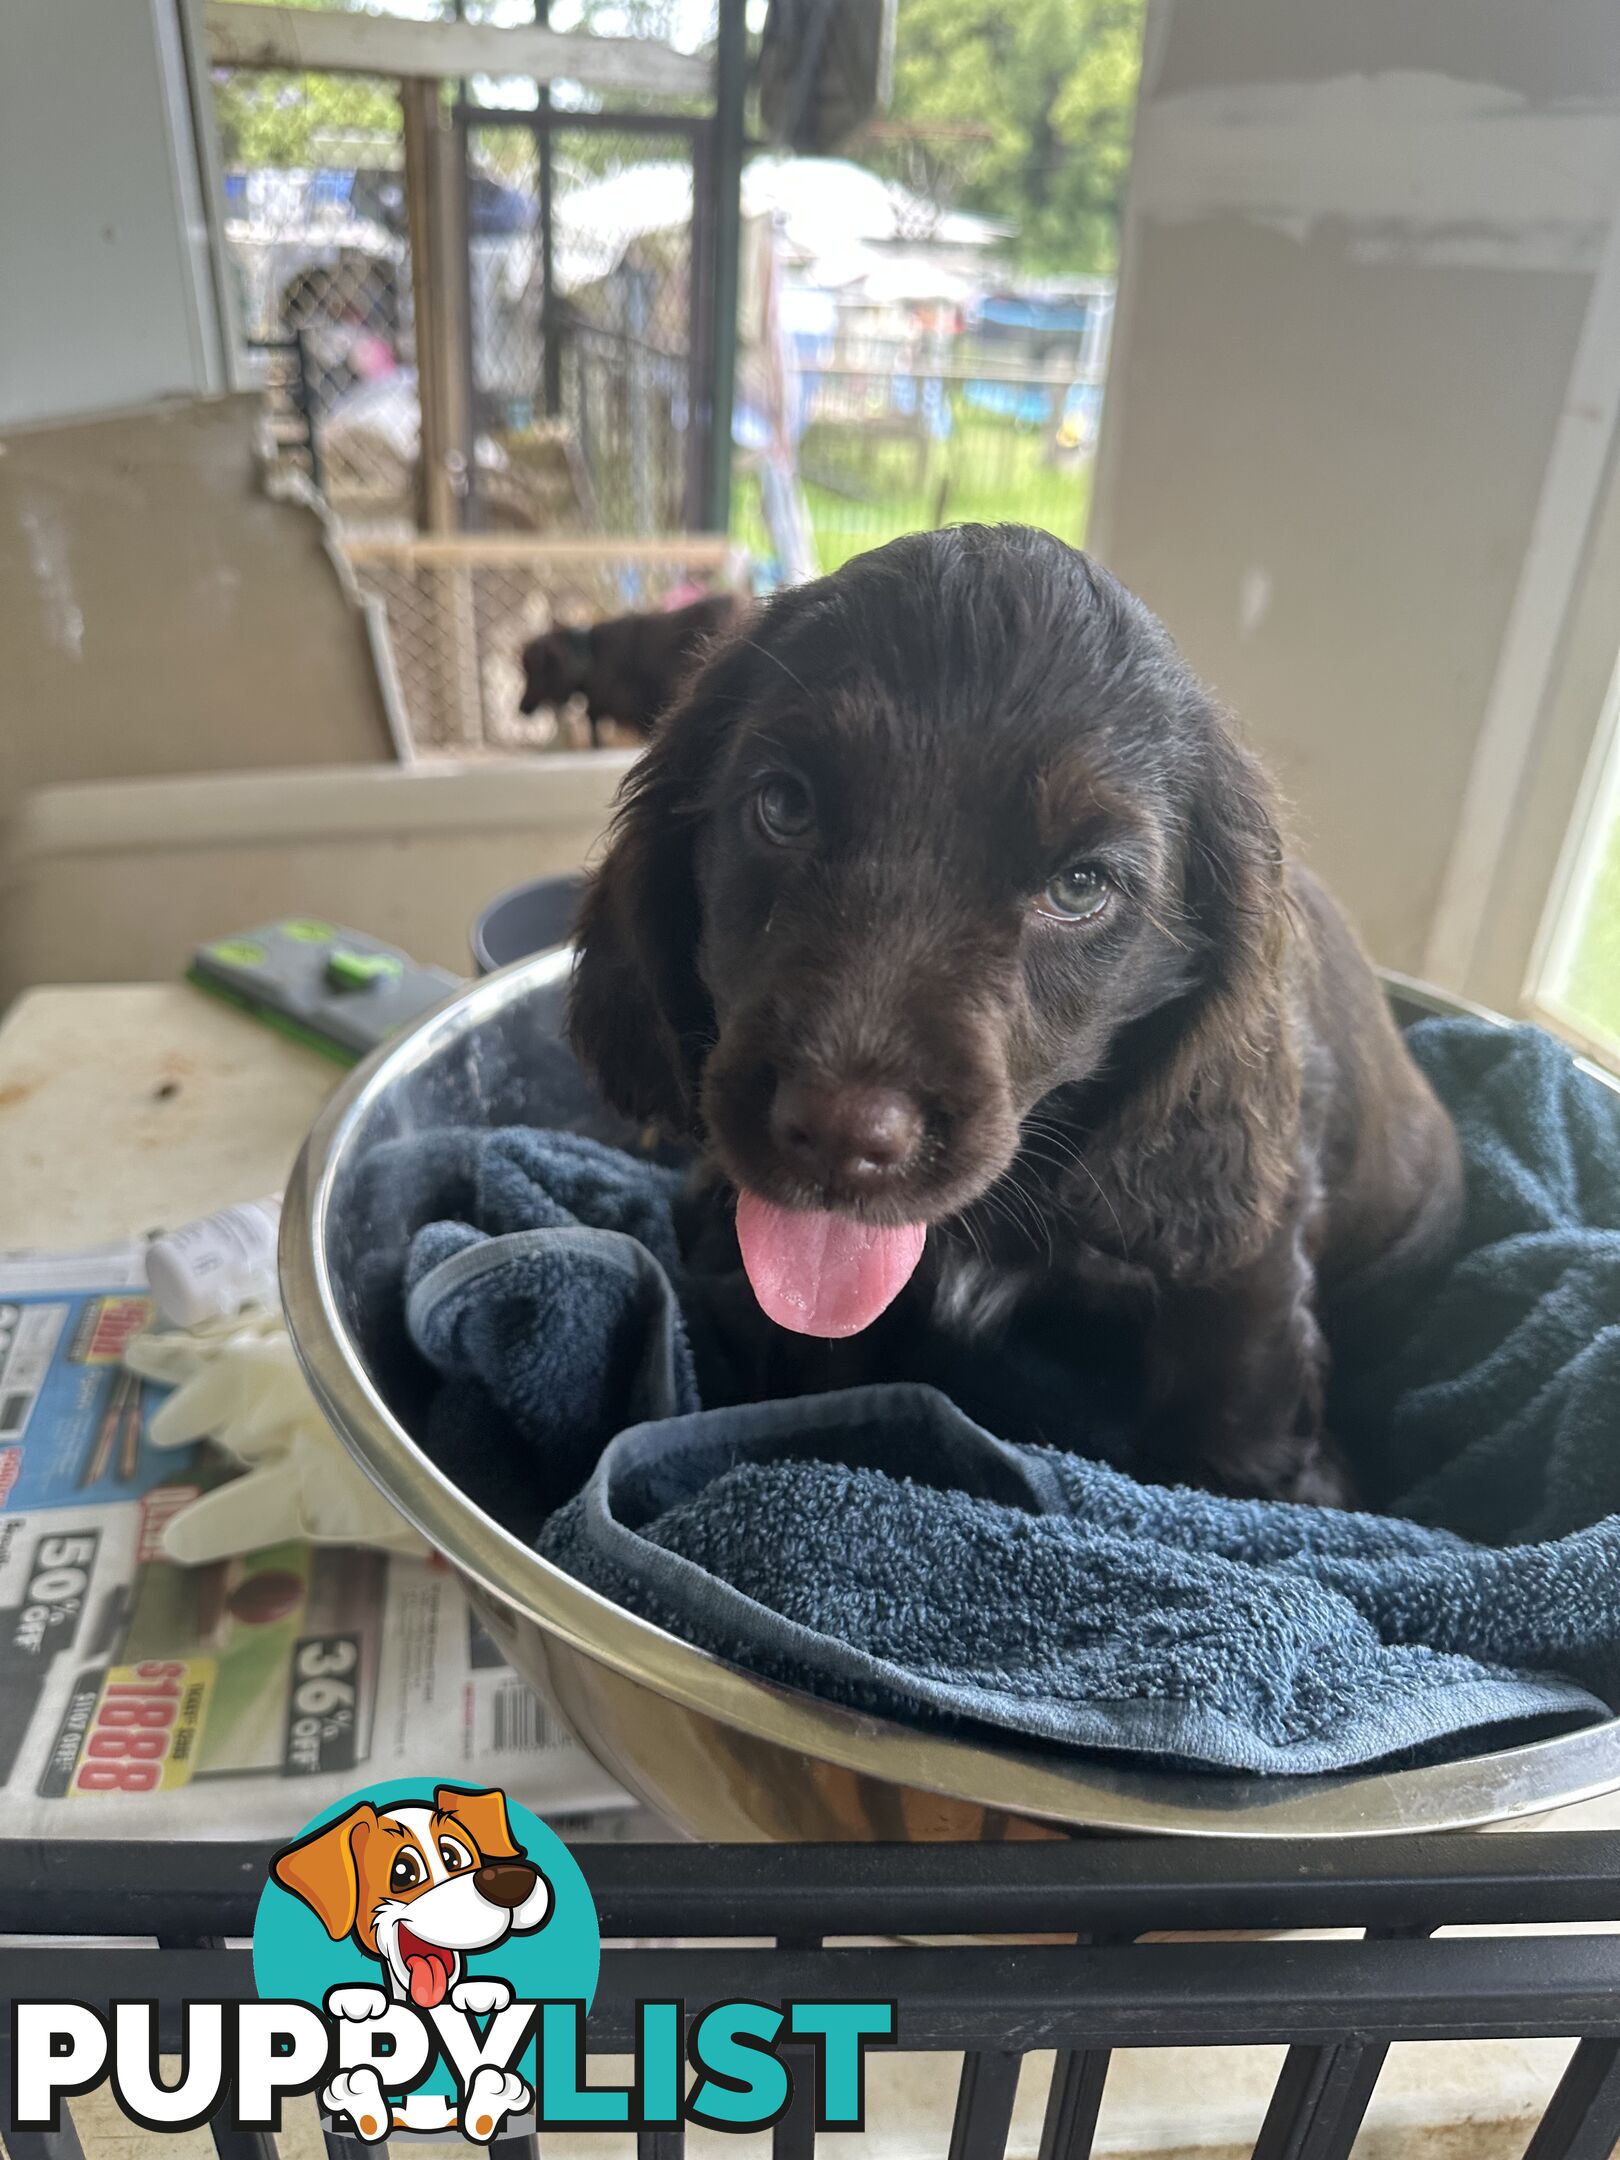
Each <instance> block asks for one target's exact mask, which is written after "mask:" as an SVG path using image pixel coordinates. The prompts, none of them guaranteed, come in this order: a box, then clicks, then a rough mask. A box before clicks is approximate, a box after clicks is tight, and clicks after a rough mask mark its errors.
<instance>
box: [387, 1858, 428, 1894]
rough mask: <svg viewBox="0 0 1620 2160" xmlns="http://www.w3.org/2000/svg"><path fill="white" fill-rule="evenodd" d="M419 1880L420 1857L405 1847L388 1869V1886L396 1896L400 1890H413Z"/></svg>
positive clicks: (420, 1869)
mask: <svg viewBox="0 0 1620 2160" xmlns="http://www.w3.org/2000/svg"><path fill="white" fill-rule="evenodd" d="M421 1880H422V1862H421V1859H420V1858H419V1856H418V1855H417V1854H416V1853H413V1852H412V1851H411V1850H410V1849H409V1847H407V1848H406V1849H405V1850H404V1851H403V1852H402V1853H400V1854H399V1856H398V1858H397V1859H396V1860H395V1862H394V1864H393V1866H392V1867H391V1868H390V1869H389V1870H388V1887H389V1889H390V1890H392V1891H393V1892H394V1894H395V1896H396V1897H397V1896H398V1895H399V1893H400V1892H401V1891H404V1890H414V1889H415V1888H416V1886H417V1884H418V1883H419V1882H420V1881H421Z"/></svg>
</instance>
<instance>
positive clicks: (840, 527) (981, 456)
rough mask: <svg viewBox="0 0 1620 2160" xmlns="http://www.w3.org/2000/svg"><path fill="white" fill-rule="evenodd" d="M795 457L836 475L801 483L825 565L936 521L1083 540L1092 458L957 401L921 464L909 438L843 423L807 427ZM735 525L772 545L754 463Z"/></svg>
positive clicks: (744, 480) (758, 549)
mask: <svg viewBox="0 0 1620 2160" xmlns="http://www.w3.org/2000/svg"><path fill="white" fill-rule="evenodd" d="M800 467H801V471H802V472H804V473H807V474H812V475H814V474H817V473H822V474H826V475H827V476H828V477H829V478H831V479H835V480H836V482H837V485H836V486H824V485H818V483H817V481H816V480H815V479H814V478H808V479H806V481H805V487H804V492H805V499H806V502H807V504H808V506H809V510H810V522H811V526H812V529H813V531H814V533H815V542H816V558H817V561H818V562H819V563H820V566H821V568H822V569H823V570H836V569H838V568H839V566H840V565H841V564H843V563H846V562H847V561H848V560H849V558H850V557H851V556H852V555H860V554H863V553H864V552H865V551H866V549H868V548H874V547H881V546H882V544H883V543H884V541H885V540H893V539H894V538H896V536H897V535H898V534H900V533H907V532H918V531H923V530H927V529H929V528H931V527H933V526H936V525H940V524H946V525H957V524H964V523H973V522H983V523H986V524H997V523H1001V522H1003V521H1008V522H1013V523H1017V524H1023V525H1044V526H1046V527H1047V528H1048V530H1049V531H1052V532H1055V533H1057V534H1058V535H1059V536H1060V538H1062V539H1064V540H1073V541H1079V540H1080V539H1081V537H1082V536H1083V534H1084V532H1085V526H1086V512H1087V509H1088V507H1089V505H1090V499H1091V466H1090V462H1089V460H1086V461H1084V462H1076V461H1074V460H1072V459H1066V460H1065V462H1064V463H1063V464H1061V465H1057V466H1054V465H1052V464H1049V463H1048V462H1047V458H1046V443H1045V439H1044V435H1043V433H1042V431H1040V430H1038V429H1035V428H1025V427H1019V426H1017V425H1016V424H1015V423H1013V422H1012V421H1009V420H997V419H993V418H990V417H988V416H986V415H984V414H980V413H966V412H964V411H963V410H962V409H961V408H960V407H959V408H958V411H957V421H956V426H955V428H954V430H953V432H952V434H951V438H950V440H949V441H948V442H943V443H935V444H933V445H932V446H931V447H930V449H929V452H928V455H927V458H926V461H925V462H924V463H923V464H922V469H921V470H919V460H918V457H917V454H916V451H915V449H914V448H913V446H912V445H911V444H910V443H906V442H897V441H894V440H892V439H885V438H882V437H878V438H876V439H873V438H872V437H871V436H870V435H869V433H868V432H867V431H866V430H863V429H862V428H860V427H859V426H843V425H839V426H836V427H834V426H826V425H822V426H817V427H812V428H811V429H810V430H809V431H808V432H807V433H806V436H805V439H804V442H803V443H802V445H801V446H800ZM731 529H732V531H733V532H734V533H735V534H736V536H737V538H738V540H739V541H740V542H741V543H742V545H743V546H745V547H746V548H748V549H749V550H750V552H751V553H753V554H754V555H756V556H757V557H759V558H761V559H763V558H766V557H768V556H770V555H771V554H772V553H773V550H772V547H771V542H770V537H769V535H768V534H767V532H766V530H765V526H764V521H763V520H762V518H761V516H760V508H759V488H758V484H757V482H756V480H755V479H754V477H753V475H752V474H751V473H747V472H742V473H739V475H738V479H737V484H736V489H735V492H734V495H733V498H732V528H731Z"/></svg>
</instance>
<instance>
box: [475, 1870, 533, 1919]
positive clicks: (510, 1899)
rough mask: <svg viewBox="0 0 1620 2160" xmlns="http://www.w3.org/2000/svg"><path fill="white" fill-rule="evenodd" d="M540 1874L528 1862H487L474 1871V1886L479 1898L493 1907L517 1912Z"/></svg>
mask: <svg viewBox="0 0 1620 2160" xmlns="http://www.w3.org/2000/svg"><path fill="white" fill-rule="evenodd" d="M539 1872H540V1870H539V1869H538V1868H536V1867H531V1866H530V1865H529V1863H528V1861H527V1860H487V1861H485V1863H484V1865H483V1866H482V1867H480V1868H474V1869H473V1884H474V1887H475V1888H476V1889H477V1891H478V1894H479V1896H480V1897H483V1898H487V1899H488V1900H489V1902H490V1904H491V1905H500V1906H503V1907H504V1908H505V1909H506V1911H507V1912H516V1911H517V1909H518V1907H519V1906H520V1905H521V1904H522V1903H523V1900H524V1899H525V1898H526V1897H527V1896H528V1894H529V1892H530V1891H531V1890H532V1889H533V1888H534V1879H535V1877H536V1876H537V1875H538V1874H539Z"/></svg>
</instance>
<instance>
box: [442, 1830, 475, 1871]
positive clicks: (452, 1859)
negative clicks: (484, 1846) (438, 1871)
mask: <svg viewBox="0 0 1620 2160" xmlns="http://www.w3.org/2000/svg"><path fill="white" fill-rule="evenodd" d="M439 1858H440V1859H441V1860H442V1861H443V1862H444V1864H445V1866H446V1867H447V1868H448V1869H449V1870H450V1872H451V1874H452V1875H459V1874H461V1872H462V1871H463V1869H465V1868H470V1867H471V1866H472V1854H471V1853H470V1852H468V1850H467V1848H466V1846H465V1845H458V1844H457V1843H456V1841H455V1839H454V1838H453V1837H444V1838H440V1840H439Z"/></svg>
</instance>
